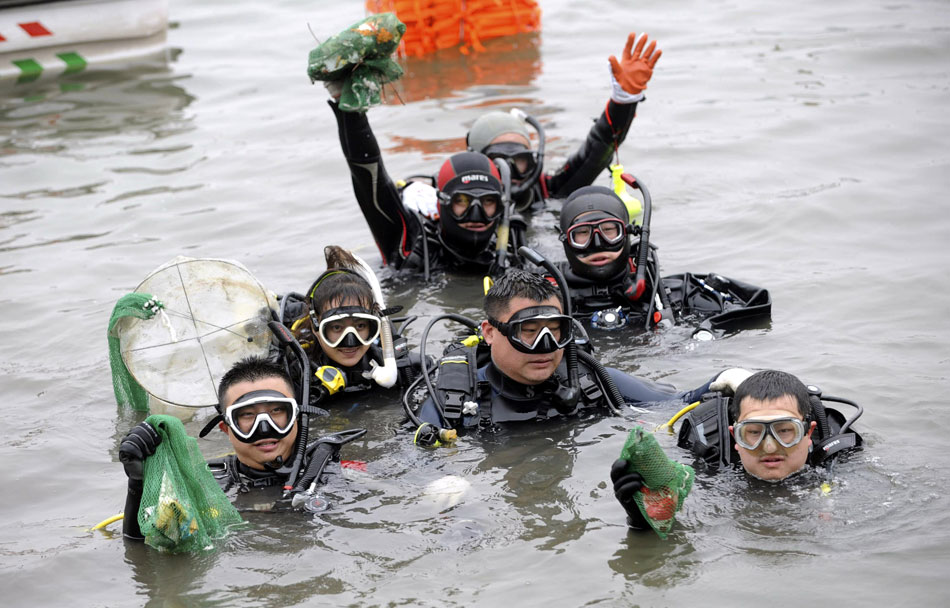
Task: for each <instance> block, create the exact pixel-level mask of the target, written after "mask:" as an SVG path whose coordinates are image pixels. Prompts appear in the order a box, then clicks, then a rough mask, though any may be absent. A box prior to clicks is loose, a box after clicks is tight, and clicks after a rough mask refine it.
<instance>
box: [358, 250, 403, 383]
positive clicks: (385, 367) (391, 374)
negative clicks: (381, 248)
mask: <svg viewBox="0 0 950 608" xmlns="http://www.w3.org/2000/svg"><path fill="white" fill-rule="evenodd" d="M353 258H354V259H355V260H356V263H357V264H358V265H359V266H358V268H354V270H355V271H356V272H358V273H359V274H360V276H362V277H363V278H364V279H366V282H367V283H369V286H370V287H371V288H372V290H373V297H374V298H375V299H376V303H377V304H378V305H379V308H380V310H385V308H386V304H385V302H384V301H383V290H382V287H380V285H379V279H377V278H376V273H375V272H373V269H372V268H370V267H369V265H368V264H367V263H366V262H365V261H363V259H362V258H361V257H359V256H358V255H354V256H353ZM379 341H380V343H381V344H382V348H383V364H382V365H379V364H378V363H377V362H376V361H370V368H371V369H370V371H368V372H363V376H365V377H367V378H371V379H372V380H373V381H375V382H376V384H378V385H380V386H381V387H383V388H392V387H393V386H394V385H395V384H396V380H398V379H399V374H398V372H399V370H398V369H397V366H396V350H395V348H393V329H392V326H391V325H390V323H389V320H388V319H386V318H383V319H382V323H380V328H379Z"/></svg>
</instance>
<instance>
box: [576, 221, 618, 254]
mask: <svg viewBox="0 0 950 608" xmlns="http://www.w3.org/2000/svg"><path fill="white" fill-rule="evenodd" d="M626 235H627V229H626V226H624V225H623V222H622V221H620V220H618V219H616V218H612V217H608V218H603V219H596V220H591V221H588V222H578V223H576V224H573V225H571V227H570V228H568V229H567V232H566V234H564V235H562V236H561V240H562V241H567V243H568V245H570V246H571V247H573V248H574V249H587V248H589V247H590V246H591V245H593V246H594V248H595V249H596V250H598V251H603V250H609V249H613V248H614V247H613V246H614V245H617V244H618V243H620V242H621V241H622V240H623V238H624V237H625V236H626Z"/></svg>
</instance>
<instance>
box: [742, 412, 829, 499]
mask: <svg viewBox="0 0 950 608" xmlns="http://www.w3.org/2000/svg"><path fill="white" fill-rule="evenodd" d="M788 417H792V418H797V419H799V420H801V419H802V416H801V414H799V413H798V404H797V403H796V401H795V398H794V397H792V396H791V395H782V396H781V397H779V398H778V399H769V400H765V401H761V400H759V399H753V398H751V397H746V398H745V399H743V400H742V403H740V404H739V419H738V420H737V421H736V422H742V421H746V420H761V421H763V422H767V421H771V420H775V419H777V418H788ZM814 430H815V423H814V422H812V423H811V424H810V425H808V426H807V430H806V432H805V436H804V437H803V438H802V440H801V441H800V442H798V443H797V444H795V445H793V446H792V447H790V448H786V447H783V446H782V445H781V444H779V442H777V441H776V440H775V438H774V437H772V436H771V435H767V436H766V437H765V438H764V439H763V440H762V443H761V444H759V446H758V447H757V448H756V449H754V450H747V449H745V448H744V447H742V446H741V445H739V444H738V443H737V444H736V451H738V452H739V459H740V460H741V461H742V467H743V468H744V469H745V470H746V472H747V473H749V474H750V475H752V476H753V477H758V478H759V479H764V480H766V481H779V480H782V479H785V478H786V477H788V476H789V475H791V474H792V473H796V472H798V471H800V470H801V469H802V467H804V466H805V463H806V462H807V461H808V450H809V448H810V447H811V434H812V432H813V431H814ZM729 432H730V433H731V434H734V432H735V431H734V427H731V426H730V427H729Z"/></svg>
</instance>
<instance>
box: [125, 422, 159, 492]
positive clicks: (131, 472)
mask: <svg viewBox="0 0 950 608" xmlns="http://www.w3.org/2000/svg"><path fill="white" fill-rule="evenodd" d="M161 442H162V436H161V435H159V434H158V432H157V431H156V430H155V427H153V426H152V425H151V424H149V423H147V422H140V423H139V424H138V425H136V426H135V427H134V428H133V429H132V430H131V431H129V434H128V435H126V436H125V438H124V439H123V440H122V443H120V444H119V461H120V462H121V463H122V466H123V467H124V468H125V474H126V475H128V477H129V479H135V480H141V479H142V476H143V470H144V463H145V459H146V458H148V457H149V456H151V455H152V454H154V453H155V448H157V447H158V444H160V443H161Z"/></svg>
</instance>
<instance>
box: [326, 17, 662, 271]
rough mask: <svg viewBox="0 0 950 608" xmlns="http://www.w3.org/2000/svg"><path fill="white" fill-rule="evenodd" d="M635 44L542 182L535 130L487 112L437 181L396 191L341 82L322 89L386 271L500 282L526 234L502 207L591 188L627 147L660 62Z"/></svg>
mask: <svg viewBox="0 0 950 608" xmlns="http://www.w3.org/2000/svg"><path fill="white" fill-rule="evenodd" d="M635 40H636V35H635V34H630V36H629V37H628V39H627V44H626V47H625V48H624V53H623V57H622V60H620V61H618V60H617V59H616V57H613V56H612V57H611V58H610V65H611V79H612V86H613V89H612V91H613V92H612V94H611V99H610V101H608V103H607V107H606V109H605V110H604V112H603V114H601V117H600V119H599V120H598V121H597V122H596V123H595V125H594V127H593V128H592V129H591V131H590V133H589V135H588V137H587V140H586V141H585V143H584V144H583V145H582V146H581V148H580V149H579V150H578V151H577V152H576V153H575V154H574V155H573V156H571V157H570V159H568V161H567V162H566V163H565V164H564V165H563V166H562V167H561V168H560V169H559V170H558V171H557V172H556V173H555V174H554V175H551V176H547V175H544V176H542V174H541V168H542V163H543V145H544V137H543V130H542V129H541V127H540V123H538V122H537V121H536V120H534V119H533V118H527V117H525V118H521V117H515V116H512V115H508V114H503V113H499V112H493V113H490V114H488V115H486V116H484V117H482V118H481V119H479V121H476V123H475V124H474V125H473V127H472V130H471V131H470V132H469V134H468V137H467V142H468V148H469V151H468V152H462V153H459V154H455V155H453V156H451V157H450V158H449V159H448V160H447V161H445V163H444V164H443V165H442V167H441V168H440V170H439V172H438V174H437V175H436V176H435V177H429V178H427V179H428V180H429V184H426V183H424V182H423V181H419V180H416V178H410V182H409V183H408V185H405V186H404V187H397V185H396V184H395V183H394V182H393V180H392V179H391V178H390V177H389V174H388V173H387V172H386V169H385V167H384V165H383V160H382V155H381V153H380V149H379V144H378V143H377V141H376V137H375V136H374V134H373V131H372V129H371V128H370V125H369V121H368V119H367V116H366V113H364V112H344V111H342V110H341V109H340V108H339V105H338V103H337V100H338V99H339V96H340V92H341V90H342V87H341V84H340V81H328V82H326V83H325V84H326V87H327V89H328V91H329V92H330V95H331V97H332V99H331V100H330V101H329V104H330V107H331V109H332V110H333V113H334V116H335V117H336V120H337V126H338V130H339V137H340V146H341V148H342V150H343V155H344V156H345V157H346V160H347V163H348V165H349V167H350V173H351V176H352V180H353V190H354V193H355V195H356V199H357V201H358V203H359V205H360V209H361V210H362V212H363V216H364V217H365V218H366V222H367V224H369V228H370V232H371V233H372V234H373V238H374V240H375V241H376V244H377V246H378V247H379V250H380V254H381V255H382V258H383V261H384V263H386V264H387V265H390V266H393V267H394V268H396V269H408V270H415V271H423V272H424V274H425V275H426V277H427V278H428V275H429V272H430V270H432V269H436V268H462V269H469V270H474V271H477V272H485V271H486V270H487V271H488V272H489V274H491V275H492V276H498V275H500V274H503V273H504V271H505V269H506V268H507V267H508V266H509V265H512V264H516V263H517V258H516V257H515V256H513V255H510V251H517V248H518V247H519V246H520V245H521V244H523V242H524V232H525V227H526V226H525V222H524V220H523V219H522V218H521V217H520V216H518V215H515V214H513V213H512V210H511V209H510V208H509V207H511V206H514V207H515V210H518V211H523V210H525V209H527V208H528V207H529V206H530V205H531V202H532V201H533V200H535V199H537V200H539V201H541V200H543V198H546V197H548V196H552V197H563V196H567V195H568V194H570V192H571V191H573V190H574V189H576V188H579V187H581V186H584V185H587V184H590V183H591V182H592V181H593V180H594V179H595V178H596V177H597V175H598V174H600V172H601V171H603V169H605V168H606V167H607V166H608V165H609V163H610V158H611V156H612V155H613V154H614V153H615V152H616V151H617V149H618V147H619V145H620V143H622V142H623V140H624V138H625V137H626V134H627V131H628V130H629V128H630V124H631V122H632V121H633V117H634V114H635V112H636V106H637V103H638V102H639V101H641V100H642V99H643V90H644V89H645V88H646V85H647V82H648V81H649V80H650V77H651V76H652V74H653V66H654V65H656V62H657V60H658V59H659V58H660V55H661V54H662V52H661V51H658V50H655V48H656V42H655V41H654V42H651V43H650V45H649V46H647V48H646V49H645V50H644V45H645V44H646V41H647V37H646V36H645V35H644V36H643V37H641V38H640V40H639V42H637V43H636V48H635V49H634V48H633V45H634V42H635ZM526 120H527V121H528V122H529V124H531V125H532V126H534V127H535V128H536V129H537V130H538V134H539V139H540V144H539V149H538V150H537V151H532V150H531V145H530V144H531V142H530V138H529V137H527V135H528V132H527V129H526V128H525V126H524V123H525V121H526ZM486 155H487V156H486ZM490 157H491V158H490ZM492 158H493V159H495V160H494V162H493V161H492V160H491V159H492ZM416 177H420V176H416ZM421 177H422V179H426V177H425V176H421ZM508 184H511V188H510V190H509V189H508V188H506V186H507V185H508ZM508 199H513V201H512V202H513V204H509V200H508ZM496 233H497V234H496Z"/></svg>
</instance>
